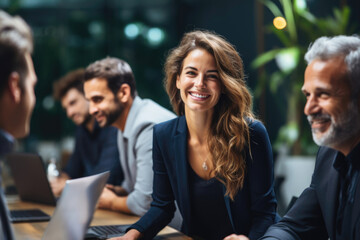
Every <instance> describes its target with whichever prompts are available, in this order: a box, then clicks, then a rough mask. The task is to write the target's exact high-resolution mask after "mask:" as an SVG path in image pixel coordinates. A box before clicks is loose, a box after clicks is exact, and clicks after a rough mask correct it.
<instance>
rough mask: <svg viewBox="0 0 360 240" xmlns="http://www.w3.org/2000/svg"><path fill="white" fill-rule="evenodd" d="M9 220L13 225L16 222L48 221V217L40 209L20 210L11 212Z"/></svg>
mask: <svg viewBox="0 0 360 240" xmlns="http://www.w3.org/2000/svg"><path fill="white" fill-rule="evenodd" d="M10 220H11V222H13V223H16V222H39V221H49V220H50V216H49V215H48V214H46V213H44V212H43V211H41V210H40V209H22V210H11V211H10Z"/></svg>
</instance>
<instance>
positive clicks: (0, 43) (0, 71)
mask: <svg viewBox="0 0 360 240" xmlns="http://www.w3.org/2000/svg"><path fill="white" fill-rule="evenodd" d="M32 51H33V38H32V34H31V30H30V27H29V26H28V25H27V24H26V23H25V21H24V20H23V19H22V18H20V17H18V16H15V17H12V16H10V15H9V14H7V13H6V12H4V11H2V10H0V63H1V66H0V96H1V95H2V93H3V92H4V90H5V88H6V85H7V82H8V79H9V76H10V74H11V73H13V72H17V73H18V74H19V76H20V86H21V87H22V86H23V81H24V79H25V77H26V75H27V74H28V67H27V63H26V58H25V55H26V54H27V53H29V54H31V53H32Z"/></svg>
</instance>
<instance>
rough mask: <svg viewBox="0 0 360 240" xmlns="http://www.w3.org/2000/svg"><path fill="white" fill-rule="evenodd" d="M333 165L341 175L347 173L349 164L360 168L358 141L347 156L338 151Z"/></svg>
mask: <svg viewBox="0 0 360 240" xmlns="http://www.w3.org/2000/svg"><path fill="white" fill-rule="evenodd" d="M333 166H334V168H335V169H336V170H337V171H338V172H339V173H340V175H342V176H345V175H346V174H347V171H348V169H349V167H350V166H352V167H353V168H355V169H360V143H359V144H358V145H356V147H355V148H354V149H353V150H351V152H350V153H349V154H348V155H347V156H345V155H344V154H342V153H341V152H338V153H337V155H336V158H335V161H334V164H333Z"/></svg>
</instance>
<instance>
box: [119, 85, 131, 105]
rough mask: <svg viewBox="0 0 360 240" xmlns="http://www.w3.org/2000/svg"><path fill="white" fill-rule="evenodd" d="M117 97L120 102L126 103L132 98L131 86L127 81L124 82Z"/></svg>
mask: <svg viewBox="0 0 360 240" xmlns="http://www.w3.org/2000/svg"><path fill="white" fill-rule="evenodd" d="M117 98H118V99H119V101H120V102H122V103H126V102H128V101H129V99H130V98H131V87H130V85H129V84H127V83H123V84H122V85H121V87H120V88H119V90H118V93H117Z"/></svg>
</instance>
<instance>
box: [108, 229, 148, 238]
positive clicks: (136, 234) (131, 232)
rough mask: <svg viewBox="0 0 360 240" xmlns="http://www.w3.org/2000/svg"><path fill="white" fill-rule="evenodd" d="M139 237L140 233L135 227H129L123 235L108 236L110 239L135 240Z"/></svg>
mask: <svg viewBox="0 0 360 240" xmlns="http://www.w3.org/2000/svg"><path fill="white" fill-rule="evenodd" d="M140 237H141V233H140V232H139V231H138V230H136V229H130V230H129V231H128V232H127V233H126V234H125V235H124V236H122V237H116V238H110V240H135V239H139V238H140Z"/></svg>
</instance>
